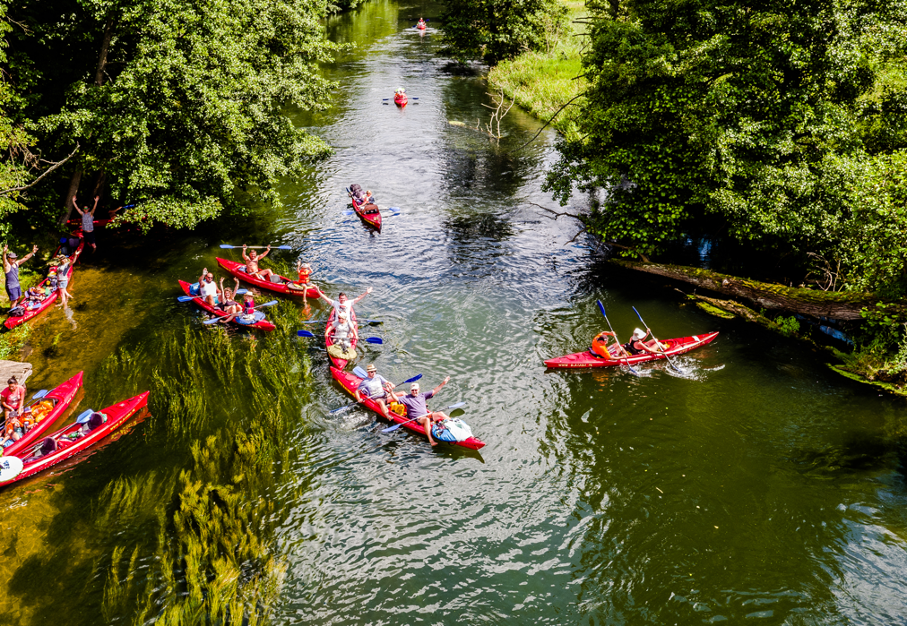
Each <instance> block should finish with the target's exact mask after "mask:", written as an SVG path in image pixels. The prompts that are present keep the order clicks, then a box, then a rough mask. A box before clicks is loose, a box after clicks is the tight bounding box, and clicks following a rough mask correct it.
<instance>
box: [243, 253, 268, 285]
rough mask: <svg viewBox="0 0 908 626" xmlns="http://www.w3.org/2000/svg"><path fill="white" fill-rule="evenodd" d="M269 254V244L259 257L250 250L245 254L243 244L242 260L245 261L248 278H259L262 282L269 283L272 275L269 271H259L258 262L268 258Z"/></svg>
mask: <svg viewBox="0 0 908 626" xmlns="http://www.w3.org/2000/svg"><path fill="white" fill-rule="evenodd" d="M269 252H271V245H270V244H269V245H268V247H267V248H265V251H264V252H263V253H262V254H261V255H260V254H259V253H258V252H256V251H255V250H250V251H249V254H248V255H247V254H246V244H243V260H244V261H246V273H247V274H249V275H250V276H255V277H256V278H261V279H262V280H267V281H268V282H271V276H272V275H273V274H274V272H272V271H271V270H269V269H260V268H259V261H261V260H262V259H264V258H265V257H266V256H268V253H269Z"/></svg>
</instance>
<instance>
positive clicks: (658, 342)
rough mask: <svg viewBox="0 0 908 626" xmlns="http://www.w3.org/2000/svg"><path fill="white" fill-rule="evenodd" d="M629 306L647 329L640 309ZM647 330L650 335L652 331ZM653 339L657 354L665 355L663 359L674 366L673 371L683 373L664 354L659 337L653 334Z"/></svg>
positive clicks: (647, 327)
mask: <svg viewBox="0 0 908 626" xmlns="http://www.w3.org/2000/svg"><path fill="white" fill-rule="evenodd" d="M631 308H632V309H634V313H636V314H637V317H639V318H640V323H641V324H643V325H644V326H645V327H646V329H647V330H649V326H646V322H644V321H643V316H642V315H640V311H638V310H637V307H635V306H632V307H631ZM649 332H650V334H651V335H653V331H651V330H650V331H649ZM653 339H655V340H656V345H657V346H659V354H661V355H662V356H664V357H665V360H666V361H668V364H669V365H671V366H672V367H673V368H675V371H676V372H678V373H679V374H683V373H684V372H682V371H681V370H680V369H679V368H678V366H677V365H675V364H674V363H672V360H671V359H670V358H668V354H666V353H665V350H663V349H662V342H660V341H659V339H657V338H656V335H653Z"/></svg>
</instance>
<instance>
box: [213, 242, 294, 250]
mask: <svg viewBox="0 0 908 626" xmlns="http://www.w3.org/2000/svg"><path fill="white" fill-rule="evenodd" d="M221 247H222V248H224V249H230V248H242V247H243V246H232V245H230V244H229V243H222V244H221ZM246 247H247V248H267V247H268V246H246ZM271 249H272V250H293V248H291V247H290V246H271Z"/></svg>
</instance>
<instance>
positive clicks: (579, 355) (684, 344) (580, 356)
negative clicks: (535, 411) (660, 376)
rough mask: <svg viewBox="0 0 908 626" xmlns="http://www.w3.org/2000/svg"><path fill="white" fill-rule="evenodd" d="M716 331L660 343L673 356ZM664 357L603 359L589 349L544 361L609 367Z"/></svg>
mask: <svg viewBox="0 0 908 626" xmlns="http://www.w3.org/2000/svg"><path fill="white" fill-rule="evenodd" d="M718 334H719V333H718V332H712V333H707V334H705V335H693V336H692V337H680V338H678V339H662V340H661V341H662V343H663V344H665V345H666V346H668V347H667V349H666V350H665V353H666V354H667V355H668V356H675V355H676V354H684V353H685V352H690V351H691V350H694V349H695V348H699V347H700V346H703V345H706V344H708V343H709V342H710V341H712V340H713V339H715V338H716V336H717V335H718ZM609 353H610V354H613V355H614V354H615V346H614V345H612V346H609ZM664 358H665V357H664V356H663V355H661V354H650V353H648V352H647V353H646V354H638V355H636V356H631V357H628V358H627V359H623V358H615V359H605V358H602V357H601V356H599V355H598V354H593V353H592V352H590V351H589V350H587V351H586V352H575V353H574V354H568V355H566V356H560V357H558V358H556V359H549V360H547V361H545V365H546V367H551V368H584V367H611V366H613V365H624V364H626V363H630V364H631V365H636V364H637V363H644V362H646V361H656V360H659V359H664Z"/></svg>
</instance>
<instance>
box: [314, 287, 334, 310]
mask: <svg viewBox="0 0 908 626" xmlns="http://www.w3.org/2000/svg"><path fill="white" fill-rule="evenodd" d="M318 297H319V298H321V299H322V300H324V301H325V302H327V303H328V304H329V305H331V306H332V307H333V306H334V300H332V299H331V298H329V297H328V296H326V295H325V292H324V291H322V290H321V289H319V290H318ZM335 308H336V307H335Z"/></svg>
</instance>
